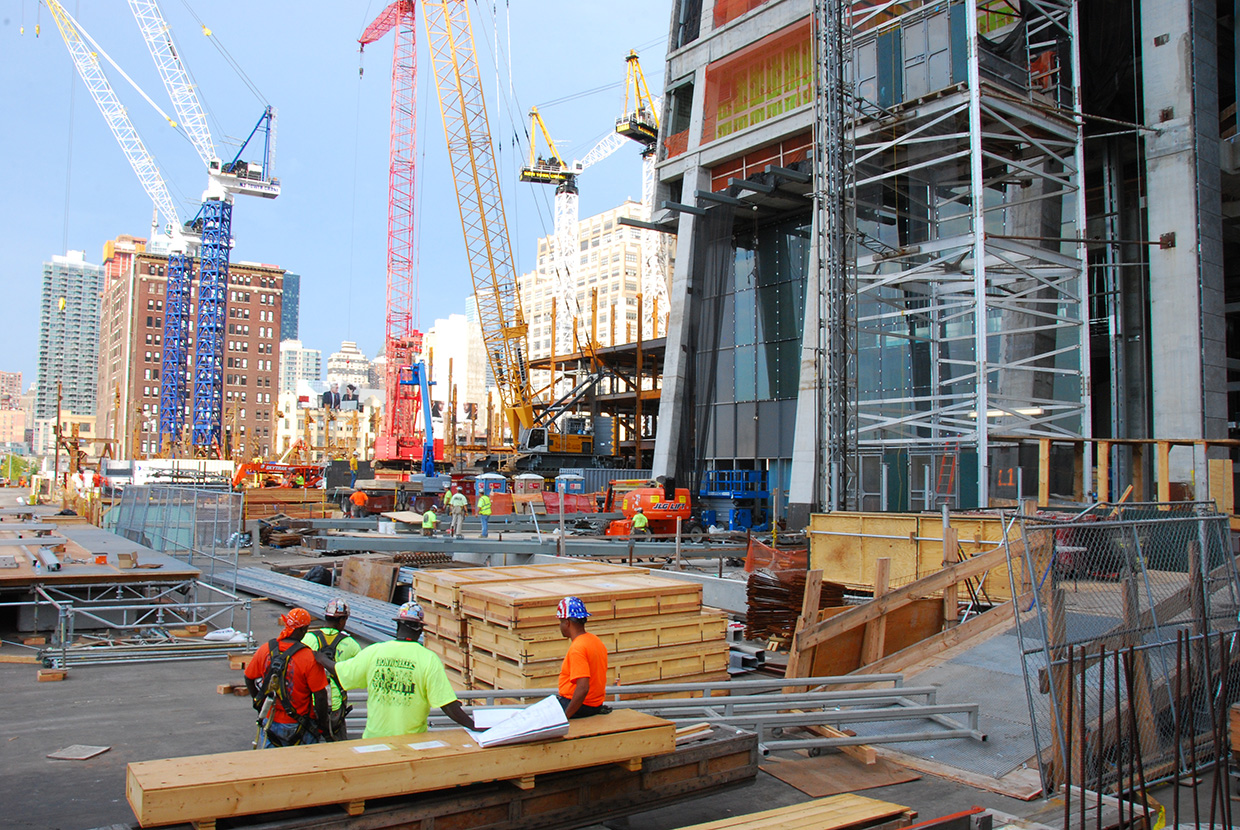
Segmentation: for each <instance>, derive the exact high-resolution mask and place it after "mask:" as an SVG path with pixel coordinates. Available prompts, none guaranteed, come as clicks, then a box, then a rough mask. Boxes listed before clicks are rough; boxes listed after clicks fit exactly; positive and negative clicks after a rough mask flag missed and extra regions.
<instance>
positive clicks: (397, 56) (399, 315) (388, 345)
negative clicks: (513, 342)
mask: <svg viewBox="0 0 1240 830" xmlns="http://www.w3.org/2000/svg"><path fill="white" fill-rule="evenodd" d="M416 8H417V7H416V6H415V4H414V2H413V0H397V2H395V3H392V4H391V5H389V6H388V7H387V8H386V9H384V10H383V12H382V13H381V14H380V15H379V16H378V17H376V18H375V20H374V22H372V23H371V24H370V25H369V26H368V27H366V31H365V32H363V33H362V36H361V37H360V38H358V42H359V43H361V45H362V48H363V49H365V48H366V45H367V44H368V43H374V42H375V41H377V40H379V39H380V38H382V37H383V36H384V35H386V34H387V33H388V32H389V31H391V32H394V36H395V40H396V43H395V46H394V48H393V49H392V116H391V136H390V138H389V144H388V149H389V168H388V236H387V321H386V328H385V335H384V344H383V346H384V354H385V355H386V357H387V365H386V370H385V377H384V391H385V392H386V393H387V398H386V401H387V405H386V406H385V407H384V414H383V427H382V429H381V430H380V433H379V435H378V437H377V439H376V441H375V457H376V460H379V461H407V460H412V459H416V458H421V457H422V452H423V446H422V445H423V440H424V439H423V438H422V437H421V436H418V435H417V434H416V432H417V424H416V421H417V413H418V410H419V404H420V401H419V397H420V395H421V388H420V386H419V385H418V384H416V383H414V382H413V380H414V379H413V378H412V377H410V375H411V367H412V366H413V364H414V362H415V361H416V360H417V358H418V356H419V355H420V353H421V351H422V333H421V332H420V331H418V330H417V329H415V328H414V304H415V302H416V300H417V297H416V285H415V280H414V225H413V220H414V216H413V204H414V201H413V200H414V190H413V185H414V172H415V171H414V156H415V154H416V151H417V114H416V107H415V103H416V99H417V75H418V70H417V37H416V32H417V17H416ZM430 428H431V425H430V424H429V423H428V424H426V425H425V429H427V430H429V429H430Z"/></svg>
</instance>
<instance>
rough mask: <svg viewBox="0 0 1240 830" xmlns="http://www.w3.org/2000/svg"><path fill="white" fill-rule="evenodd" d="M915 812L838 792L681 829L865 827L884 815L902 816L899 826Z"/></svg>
mask: <svg viewBox="0 0 1240 830" xmlns="http://www.w3.org/2000/svg"><path fill="white" fill-rule="evenodd" d="M916 815H917V814H916V813H915V812H913V811H911V810H909V808H908V807H905V806H903V805H901V804H892V803H891V802H888V801H879V800H878V799H876V798H866V797H865V796H863V795H856V794H854V793H841V794H840V795H832V796H828V797H827V798H820V799H817V800H815V801H807V802H804V803H802V804H792V805H790V806H787V807H777V808H775V809H773V810H763V811H762V812H759V813H750V814H748V815H743V816H731V817H729V818H725V819H720V820H718V821H708V822H706V823H704V824H694V825H690V826H687V827H684V828H681V830H767V828H770V830H784V829H785V828H802V827H806V828H817V830H842V828H846V827H869V826H872V825H874V824H876V823H878V822H882V821H885V820H888V819H906V820H907V821H906V822H905V823H904V824H903V825H901V826H907V823H908V821H911V820H912V818H913V817H915V816H916Z"/></svg>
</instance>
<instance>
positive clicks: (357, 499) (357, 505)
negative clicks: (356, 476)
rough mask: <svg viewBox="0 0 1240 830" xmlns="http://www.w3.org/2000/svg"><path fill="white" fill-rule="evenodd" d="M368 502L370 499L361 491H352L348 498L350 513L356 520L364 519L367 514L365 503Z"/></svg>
mask: <svg viewBox="0 0 1240 830" xmlns="http://www.w3.org/2000/svg"><path fill="white" fill-rule="evenodd" d="M368 501H370V497H369V496H367V495H366V494H365V493H363V492H362V491H361V490H354V491H353V495H351V496H349V503H350V504H352V505H353V509H352V513H353V515H354V516H356V517H357V518H359V519H361V518H365V517H366V515H367V514H368V513H369V511H368V510H366V502H368Z"/></svg>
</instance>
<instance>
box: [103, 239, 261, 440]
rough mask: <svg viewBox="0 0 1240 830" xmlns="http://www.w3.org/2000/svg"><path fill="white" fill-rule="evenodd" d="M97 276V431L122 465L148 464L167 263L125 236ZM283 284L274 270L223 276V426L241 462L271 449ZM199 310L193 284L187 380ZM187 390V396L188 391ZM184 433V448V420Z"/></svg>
mask: <svg viewBox="0 0 1240 830" xmlns="http://www.w3.org/2000/svg"><path fill="white" fill-rule="evenodd" d="M104 266H105V269H107V272H106V273H107V275H108V277H107V283H106V285H105V288H104V294H103V303H102V317H103V319H102V322H101V327H100V349H99V354H100V361H99V364H100V365H99V398H100V407H99V409H100V413H101V419H100V431H101V432H103V434H105V435H107V436H110V437H116V438H117V439H119V442H120V443H119V448H118V452H117V457H119V458H132V457H136V456H139V455H153V454H155V453H157V452H158V451H159V392H160V366H161V361H162V358H163V334H164V316H163V311H164V296H165V290H166V286H167V266H168V257H167V256H166V255H163V254H157V253H152V252H150V251H147V250H146V245H145V240H141V239H137V238H134V237H124V236H122V237H118V238H117V239H116V240H113V241H112V242H109V243H107V245H106V246H105V247H104ZM283 277H284V271H283V269H281V268H278V267H276V266H273V265H260V264H256V263H247V262H234V263H231V264H230V266H229V278H228V281H229V291H228V316H227V320H228V322H227V326H226V329H225V334H224V411H223V413H222V419H221V422H222V427H223V433H224V435H225V436H226V437H227V438H228V440H231V443H232V449H233V452H234V455H236V457H239V458H249V457H253V456H256V455H263V456H265V455H268V454H269V453H270V452H271V448H272V447H273V446H274V435H275V412H276V406H277V402H278V397H279V395H278V391H279V365H280V345H279V343H280V325H281V319H280V318H281V305H282V303H281V300H282V295H283ZM197 301H198V281H197V280H196V279H195V280H194V281H193V283H192V286H191V291H190V308H191V316H190V348H189V353H190V362H191V363H190V366H188V367H187V369H188V370H189V371H190V372H191V377H192V361H193V347H192V343H193V333H194V330H195V328H196V325H197V311H198V308H197V305H198V302H197ZM187 387H188V388H189V389H190V390H192V388H193V383H192V382H189V383H187ZM118 401H119V410H120V413H122V414H121V415H120V416H119V417H118V411H117V410H118ZM186 403H187V406H188V404H189V403H190V402H189V401H187V402H186ZM185 423H186V429H185V432H184V433H183V435H184V436H185V438H186V439H188V435H189V420H188V417H187V418H186V421H185ZM118 427H119V428H118Z"/></svg>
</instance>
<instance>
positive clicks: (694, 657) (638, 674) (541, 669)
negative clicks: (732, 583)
mask: <svg viewBox="0 0 1240 830" xmlns="http://www.w3.org/2000/svg"><path fill="white" fill-rule="evenodd" d="M729 651H730V649H729V647H728V644H727V643H722V642H721V643H693V644H690V645H684V646H668V647H664V648H652V649H645V650H643V651H627V652H620V653H619V654H609V655H608V659H607V683H608V685H612V686H616V685H632V684H634V683H671V682H676V680H675V678H679V677H686V676H693V675H699V674H708V673H712V672H720V671H723V672H726V671H727V668H728V659H729ZM469 657H470V663H469V671H470V677H471V678H472V679H473V680H474V681H476V682H483V683H486V684H488V685H490V686H491V687H493V688H497V689H525V688H545V687H550V686H554V685H556V682H557V680H558V679H559V676H560V667H561V664H562V656H561V660H542V661H539V662H536V663H524V664H519V663H514V662H512V661H510V660H505V659H504V658H502V657H497V656H496V655H494V654H488V653H487V652H485V651H481V650H477V649H471V650H470V655H469Z"/></svg>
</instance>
